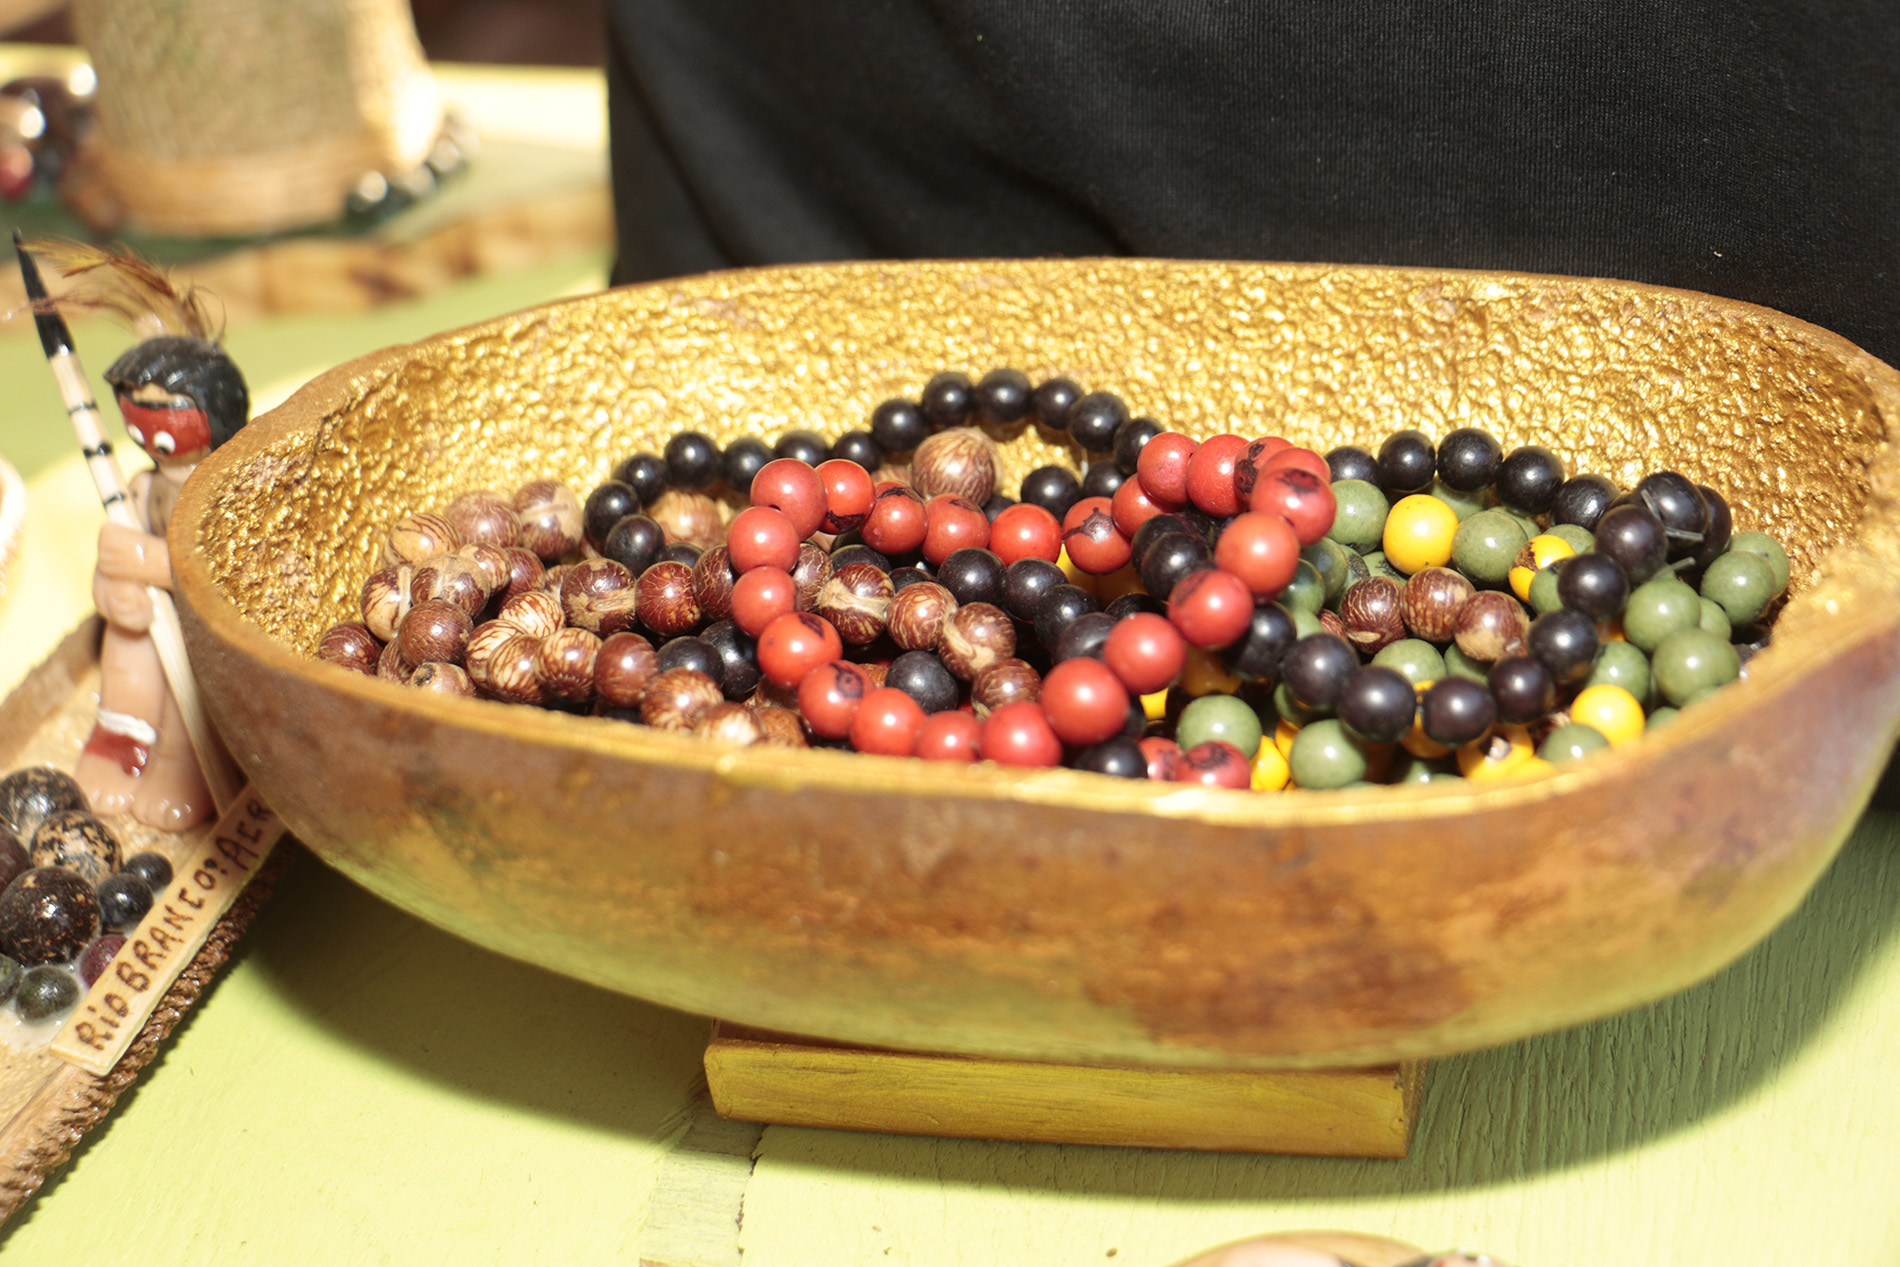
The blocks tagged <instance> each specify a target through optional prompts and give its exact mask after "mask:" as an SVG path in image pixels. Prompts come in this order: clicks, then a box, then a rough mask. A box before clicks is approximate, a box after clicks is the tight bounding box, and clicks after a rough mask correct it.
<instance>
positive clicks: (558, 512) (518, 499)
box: [513, 480, 581, 563]
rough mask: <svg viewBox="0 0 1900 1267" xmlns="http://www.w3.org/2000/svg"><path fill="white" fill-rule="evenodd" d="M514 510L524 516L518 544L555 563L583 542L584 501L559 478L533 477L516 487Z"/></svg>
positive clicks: (537, 556) (541, 558) (546, 561)
mask: <svg viewBox="0 0 1900 1267" xmlns="http://www.w3.org/2000/svg"><path fill="white" fill-rule="evenodd" d="M513 502H514V511H515V514H516V515H518V516H519V517H520V519H521V527H520V530H519V532H518V533H517V534H516V538H515V542H516V544H517V545H522V546H526V547H527V548H528V549H530V550H532V551H533V552H534V555H535V557H536V558H538V559H540V560H541V561H542V562H544V563H552V562H554V561H555V560H556V559H558V558H560V557H561V556H562V555H564V554H572V553H573V552H574V551H575V550H578V549H579V548H580V544H581V501H580V498H578V497H576V496H574V490H573V489H571V488H569V487H568V486H567V485H565V484H563V483H561V482H560V481H559V480H530V481H528V482H527V483H526V484H523V485H522V486H521V487H520V488H518V489H516V490H515V495H514V498H513Z"/></svg>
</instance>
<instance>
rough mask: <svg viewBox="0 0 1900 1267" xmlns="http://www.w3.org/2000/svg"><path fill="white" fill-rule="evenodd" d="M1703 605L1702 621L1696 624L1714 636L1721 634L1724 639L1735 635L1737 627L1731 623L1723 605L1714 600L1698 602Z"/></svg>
mask: <svg viewBox="0 0 1900 1267" xmlns="http://www.w3.org/2000/svg"><path fill="white" fill-rule="evenodd" d="M1698 601H1699V602H1700V603H1701V604H1702V619H1701V620H1699V621H1697V622H1696V624H1697V625H1698V626H1699V627H1700V628H1703V629H1706V630H1708V631H1709V632H1710V633H1712V634H1721V635H1722V636H1723V637H1724V638H1728V637H1731V636H1732V635H1733V634H1734V633H1735V626H1734V625H1732V624H1730V623H1729V618H1728V613H1727V612H1725V611H1723V610H1722V604H1720V603H1718V602H1716V601H1715V600H1714V599H1712V598H1704V599H1700V600H1698Z"/></svg>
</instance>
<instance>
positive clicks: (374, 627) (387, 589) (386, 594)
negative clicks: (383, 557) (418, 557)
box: [357, 563, 415, 642]
mask: <svg viewBox="0 0 1900 1267" xmlns="http://www.w3.org/2000/svg"><path fill="white" fill-rule="evenodd" d="M414 575H415V571H414V569H412V568H411V567H410V566H409V565H408V564H407V563H403V564H399V565H397V566H396V567H389V568H384V569H382V571H380V572H372V573H370V577H369V579H368V580H367V581H364V582H363V591H362V594H361V596H360V597H359V598H358V600H357V610H359V611H361V612H362V613H363V623H364V624H365V625H367V626H369V631H370V632H371V633H373V634H375V635H376V638H377V640H378V641H379V642H388V641H389V640H390V639H392V638H394V637H395V636H396V626H398V625H400V624H402V618H403V617H404V616H407V615H408V614H409V582H410V580H411V579H413V577H414Z"/></svg>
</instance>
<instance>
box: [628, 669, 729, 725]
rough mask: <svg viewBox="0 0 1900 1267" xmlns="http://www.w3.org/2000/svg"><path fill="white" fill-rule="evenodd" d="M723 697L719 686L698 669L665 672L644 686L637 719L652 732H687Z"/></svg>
mask: <svg viewBox="0 0 1900 1267" xmlns="http://www.w3.org/2000/svg"><path fill="white" fill-rule="evenodd" d="M725 698H726V697H725V693H724V692H723V691H721V690H720V689H719V683H717V682H715V681H713V680H712V679H711V678H709V677H707V676H706V675H705V674H704V673H701V672H700V671H699V670H698V669H668V670H667V671H666V672H664V673H661V674H659V675H658V676H656V677H655V678H654V679H653V680H652V681H651V682H648V683H647V690H646V694H645V695H643V696H641V697H640V720H641V721H643V722H645V723H646V724H647V725H649V726H651V727H653V728H654V729H655V730H679V731H684V730H691V729H692V728H693V727H694V726H695V725H697V724H698V722H699V719H700V718H702V717H704V716H705V715H706V714H707V713H708V712H710V711H711V710H712V709H713V708H715V707H717V706H718V705H719V704H720V703H722V702H723V701H724V700H725Z"/></svg>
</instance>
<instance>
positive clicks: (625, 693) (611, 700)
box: [594, 633, 660, 708]
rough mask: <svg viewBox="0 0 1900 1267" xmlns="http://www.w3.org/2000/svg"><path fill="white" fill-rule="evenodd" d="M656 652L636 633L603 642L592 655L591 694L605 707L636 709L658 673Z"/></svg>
mask: <svg viewBox="0 0 1900 1267" xmlns="http://www.w3.org/2000/svg"><path fill="white" fill-rule="evenodd" d="M659 658H660V657H659V653H658V652H657V651H655V650H654V649H653V644H652V643H650V642H648V641H647V640H646V639H645V638H642V637H641V636H640V635H639V634H637V633H617V634H614V635H613V636H612V637H610V638H606V639H603V640H602V641H601V644H600V650H599V651H598V652H597V653H596V654H595V656H594V691H595V693H596V694H597V695H599V697H600V700H601V702H602V703H604V704H606V705H607V707H609V708H638V707H639V706H640V697H641V696H643V695H645V694H646V691H647V683H649V682H651V681H652V680H653V675H654V674H655V673H657V672H659Z"/></svg>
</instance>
